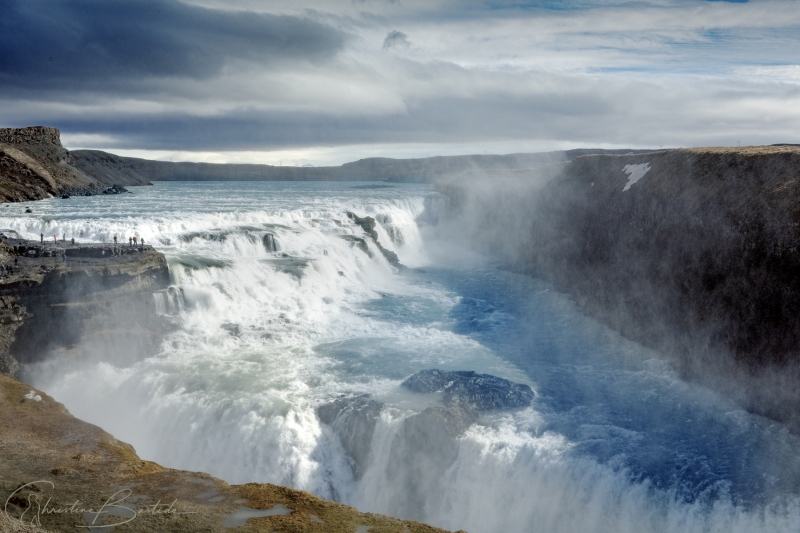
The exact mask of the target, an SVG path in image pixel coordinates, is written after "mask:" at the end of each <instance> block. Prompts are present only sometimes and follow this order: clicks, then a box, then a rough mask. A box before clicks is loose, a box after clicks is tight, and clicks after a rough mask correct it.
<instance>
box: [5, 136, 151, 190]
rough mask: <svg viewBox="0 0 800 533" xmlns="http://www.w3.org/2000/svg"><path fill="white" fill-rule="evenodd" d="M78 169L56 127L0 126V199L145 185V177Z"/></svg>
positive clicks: (146, 182)
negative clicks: (94, 173)
mask: <svg viewBox="0 0 800 533" xmlns="http://www.w3.org/2000/svg"><path fill="white" fill-rule="evenodd" d="M89 170H90V172H88V173H87V172H84V171H83V170H81V169H78V168H77V162H76V160H75V159H74V158H73V157H72V155H71V154H70V153H69V152H68V151H67V150H66V149H65V148H64V147H63V146H61V134H60V132H59V131H58V130H57V129H56V128H48V127H45V126H31V127H29V128H0V201H2V202H23V201H27V200H41V199H43V198H51V197H54V196H63V195H72V196H83V195H87V194H99V193H101V192H103V190H104V189H106V188H107V187H110V186H120V187H121V186H123V185H147V184H149V182H148V181H147V179H145V178H143V177H141V176H139V175H135V174H124V173H117V174H113V175H107V174H105V173H97V175H96V176H95V175H93V174H92V173H91V169H89Z"/></svg>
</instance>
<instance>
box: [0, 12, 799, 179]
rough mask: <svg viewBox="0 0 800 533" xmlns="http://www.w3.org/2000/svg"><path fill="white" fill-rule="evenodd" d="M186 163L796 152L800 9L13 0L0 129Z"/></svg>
mask: <svg viewBox="0 0 800 533" xmlns="http://www.w3.org/2000/svg"><path fill="white" fill-rule="evenodd" d="M29 125H48V126H55V127H57V128H59V129H60V130H61V132H62V142H63V144H64V145H65V146H66V147H67V148H69V149H79V148H88V149H99V150H106V151H109V152H113V153H117V154H120V155H130V156H136V157H145V158H149V159H162V160H173V161H207V162H219V163H224V162H240V163H268V164H282V165H333V164H341V163H344V162H347V161H353V160H357V159H361V158H364V157H373V156H382V157H398V158H408V157H427V156H432V155H457V154H471V153H494V154H504V153H517V152H537V151H546V150H557V149H568V148H577V147H593V148H660V147H665V148H666V147H681V146H684V147H686V146H735V145H737V143H741V144H742V145H749V144H773V143H800V2H798V1H797V0H750V1H746V0H739V1H709V0H642V1H630V2H628V1H615V0H575V1H571V2H565V1H557V0H536V1H534V0H528V1H526V0H516V1H515V0H493V1H491V0H490V1H480V0H315V1H303V0H272V1H263V0H183V1H179V0H125V1H121V0H0V127H23V126H29Z"/></svg>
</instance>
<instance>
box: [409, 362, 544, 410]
mask: <svg viewBox="0 0 800 533" xmlns="http://www.w3.org/2000/svg"><path fill="white" fill-rule="evenodd" d="M402 385H403V386H404V387H406V388H408V389H411V390H412V391H414V392H420V393H431V392H444V394H445V403H454V402H456V403H464V404H468V405H472V406H474V407H475V408H476V409H477V410H479V411H491V410H493V409H513V408H517V407H527V406H529V405H530V404H531V401H533V397H534V396H535V395H534V392H533V389H531V388H530V387H529V386H528V385H525V384H522V383H513V382H511V381H509V380H507V379H503V378H498V377H497V376H492V375H489V374H478V373H475V372H472V371H454V372H448V371H444V370H437V369H433V370H423V371H421V372H417V373H416V374H414V375H412V376H411V377H409V378H408V379H406V380H405V381H404V382H403V383H402Z"/></svg>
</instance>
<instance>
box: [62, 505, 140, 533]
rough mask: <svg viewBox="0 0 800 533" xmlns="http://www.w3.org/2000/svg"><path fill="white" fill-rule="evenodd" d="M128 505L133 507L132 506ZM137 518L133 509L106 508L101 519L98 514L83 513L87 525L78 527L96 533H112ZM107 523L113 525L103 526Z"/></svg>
mask: <svg viewBox="0 0 800 533" xmlns="http://www.w3.org/2000/svg"><path fill="white" fill-rule="evenodd" d="M128 505H131V507H133V505H132V504H128ZM135 517H136V511H135V510H133V509H121V508H106V509H103V514H102V515H101V516H99V517H98V516H97V513H83V521H84V522H85V523H86V525H85V526H77V527H79V528H87V529H89V530H90V531H93V532H94V533H111V532H112V531H114V528H116V527H117V526H119V525H122V524H124V523H125V522H127V521H128V520H129V519H131V518H135ZM105 522H111V523H110V524H109V525H101V524H104V523H105Z"/></svg>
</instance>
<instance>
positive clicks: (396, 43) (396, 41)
mask: <svg viewBox="0 0 800 533" xmlns="http://www.w3.org/2000/svg"><path fill="white" fill-rule="evenodd" d="M409 46H411V43H410V42H409V40H408V35H406V34H405V33H403V32H401V31H397V30H392V31H390V32H389V33H388V34H387V35H386V39H384V40H383V49H384V50H388V49H390V48H398V47H399V48H408V47H409Z"/></svg>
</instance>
